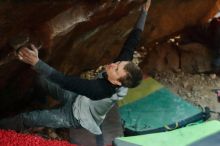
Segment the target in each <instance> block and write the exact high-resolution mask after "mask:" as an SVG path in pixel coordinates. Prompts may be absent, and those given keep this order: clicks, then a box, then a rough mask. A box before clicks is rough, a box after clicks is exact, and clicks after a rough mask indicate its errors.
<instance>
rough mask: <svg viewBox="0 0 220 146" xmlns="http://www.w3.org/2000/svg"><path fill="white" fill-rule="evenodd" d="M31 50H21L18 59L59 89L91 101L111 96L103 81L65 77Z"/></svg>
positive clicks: (35, 51) (33, 48)
mask: <svg viewBox="0 0 220 146" xmlns="http://www.w3.org/2000/svg"><path fill="white" fill-rule="evenodd" d="M31 47H32V49H31V50H30V49H28V48H25V47H24V48H21V49H20V51H19V54H18V57H19V59H20V60H21V61H23V62H25V63H27V64H30V65H31V66H33V68H34V70H35V71H36V72H38V73H39V74H40V75H43V76H44V77H46V78H47V79H49V80H50V81H52V82H54V83H56V84H59V86H60V87H62V88H64V89H66V90H70V91H73V92H75V93H77V94H81V95H84V96H87V97H89V98H90V99H93V100H98V99H103V98H106V97H109V96H111V95H112V94H113V92H114V90H113V88H111V87H109V86H104V85H105V84H106V83H105V82H107V81H105V80H87V79H82V78H80V77H79V76H67V75H64V74H63V73H61V72H59V71H57V70H56V69H54V68H53V67H51V66H49V65H48V64H46V63H45V62H43V61H42V60H40V59H39V58H38V51H37V49H36V48H35V47H34V46H33V45H32V46H31Z"/></svg>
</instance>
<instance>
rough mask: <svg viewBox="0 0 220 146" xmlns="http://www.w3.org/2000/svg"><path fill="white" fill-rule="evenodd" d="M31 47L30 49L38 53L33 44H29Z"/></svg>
mask: <svg viewBox="0 0 220 146" xmlns="http://www.w3.org/2000/svg"><path fill="white" fill-rule="evenodd" d="M31 49H32V50H33V51H34V52H35V53H38V50H37V48H36V47H35V46H34V45H33V44H31Z"/></svg>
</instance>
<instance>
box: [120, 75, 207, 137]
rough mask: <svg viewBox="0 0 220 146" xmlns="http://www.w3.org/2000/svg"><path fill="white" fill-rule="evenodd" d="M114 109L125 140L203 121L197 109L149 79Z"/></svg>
mask: <svg viewBox="0 0 220 146" xmlns="http://www.w3.org/2000/svg"><path fill="white" fill-rule="evenodd" d="M118 105H119V113H120V116H121V119H122V121H123V123H124V125H123V127H124V129H125V135H127V136H131V135H139V134H147V133H152V132H161V131H166V130H171V129H176V128H179V127H182V126H185V125H187V124H189V123H191V122H195V121H199V120H200V119H201V118H203V115H202V114H203V112H202V109H201V108H200V107H197V106H195V105H193V104H191V103H189V102H187V101H185V100H183V99H182V98H181V97H179V96H178V95H176V94H175V93H173V92H171V91H170V90H169V89H167V88H165V87H164V86H163V85H162V84H160V83H159V82H157V81H156V80H154V79H153V78H147V79H145V80H143V82H142V83H141V85H139V86H138V87H137V88H134V89H129V90H128V95H127V96H126V97H125V98H124V99H123V100H121V101H119V102H118ZM164 129H165V130H164Z"/></svg>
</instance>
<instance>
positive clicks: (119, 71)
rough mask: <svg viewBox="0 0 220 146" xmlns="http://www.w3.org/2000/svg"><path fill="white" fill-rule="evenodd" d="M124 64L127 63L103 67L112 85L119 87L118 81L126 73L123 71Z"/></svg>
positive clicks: (122, 62) (126, 62) (120, 62)
mask: <svg viewBox="0 0 220 146" xmlns="http://www.w3.org/2000/svg"><path fill="white" fill-rule="evenodd" d="M126 64H128V61H118V62H115V63H111V64H108V65H106V66H105V70H106V73H107V75H108V80H109V81H110V82H111V83H112V84H114V85H119V86H120V85H121V82H119V81H118V79H120V78H121V77H124V76H126V71H125V70H124V67H125V65H126Z"/></svg>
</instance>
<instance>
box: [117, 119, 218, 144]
mask: <svg viewBox="0 0 220 146" xmlns="http://www.w3.org/2000/svg"><path fill="white" fill-rule="evenodd" d="M217 132H220V122H219V121H209V122H204V123H200V124H197V125H191V126H187V127H184V128H180V129H176V130H173V131H169V132H160V133H154V134H146V135H140V136H131V137H121V138H116V139H115V140H114V144H115V146H189V145H191V144H192V143H194V142H196V141H198V140H200V139H203V138H205V137H208V136H210V135H212V134H215V133H217Z"/></svg>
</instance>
